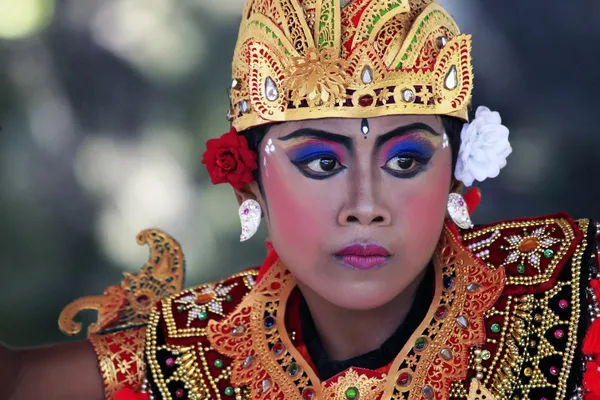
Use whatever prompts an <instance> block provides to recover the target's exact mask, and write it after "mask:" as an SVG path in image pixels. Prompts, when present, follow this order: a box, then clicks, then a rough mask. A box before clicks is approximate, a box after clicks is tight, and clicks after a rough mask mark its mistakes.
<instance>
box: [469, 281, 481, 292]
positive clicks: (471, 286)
mask: <svg viewBox="0 0 600 400" xmlns="http://www.w3.org/2000/svg"><path fill="white" fill-rule="evenodd" d="M480 287H481V286H479V285H478V284H476V283H469V284H468V285H467V292H470V293H473V292H476V291H478V290H479V288H480Z"/></svg>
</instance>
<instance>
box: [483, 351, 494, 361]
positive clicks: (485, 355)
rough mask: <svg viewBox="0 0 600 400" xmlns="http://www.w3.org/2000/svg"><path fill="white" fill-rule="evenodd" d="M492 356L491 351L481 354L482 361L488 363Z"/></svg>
mask: <svg viewBox="0 0 600 400" xmlns="http://www.w3.org/2000/svg"><path fill="white" fill-rule="evenodd" d="M491 356H492V353H490V351H489V350H483V351H482V352H481V359H482V360H486V361H487V360H489V359H490V357H491Z"/></svg>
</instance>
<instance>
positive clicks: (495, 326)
mask: <svg viewBox="0 0 600 400" xmlns="http://www.w3.org/2000/svg"><path fill="white" fill-rule="evenodd" d="M490 329H491V330H492V332H494V333H498V332H500V329H501V328H500V324H492V326H491V327H490Z"/></svg>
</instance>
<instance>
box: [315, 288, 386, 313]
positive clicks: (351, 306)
mask: <svg viewBox="0 0 600 400" xmlns="http://www.w3.org/2000/svg"><path fill="white" fill-rule="evenodd" d="M381 289H382V288H362V289H361V290H340V288H339V286H338V287H337V288H336V289H333V290H328V291H325V292H324V293H322V294H321V296H322V297H323V298H324V299H325V300H327V301H328V302H329V303H331V304H333V305H335V306H337V307H339V308H343V309H346V310H355V311H368V310H374V309H377V308H380V307H383V306H384V305H386V304H388V303H389V302H390V301H392V300H393V299H394V297H395V294H396V293H395V292H394V293H392V292H390V291H389V288H386V289H387V290H381Z"/></svg>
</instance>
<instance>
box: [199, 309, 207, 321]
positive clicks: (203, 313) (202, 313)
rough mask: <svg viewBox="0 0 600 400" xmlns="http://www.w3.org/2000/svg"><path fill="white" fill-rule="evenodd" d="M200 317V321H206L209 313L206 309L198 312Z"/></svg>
mask: <svg viewBox="0 0 600 400" xmlns="http://www.w3.org/2000/svg"><path fill="white" fill-rule="evenodd" d="M198 319H199V320H200V321H206V320H207V319H208V313H207V312H206V311H201V312H200V313H198Z"/></svg>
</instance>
